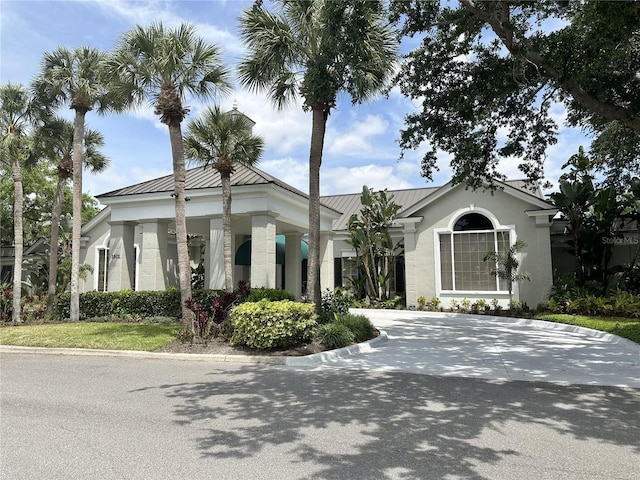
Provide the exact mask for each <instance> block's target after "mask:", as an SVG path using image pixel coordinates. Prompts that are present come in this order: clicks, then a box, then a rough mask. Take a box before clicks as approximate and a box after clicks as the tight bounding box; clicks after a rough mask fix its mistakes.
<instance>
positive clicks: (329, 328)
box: [318, 322, 355, 350]
mask: <svg viewBox="0 0 640 480" xmlns="http://www.w3.org/2000/svg"><path fill="white" fill-rule="evenodd" d="M318 339H319V340H320V342H321V343H322V344H323V345H324V346H325V347H327V348H328V349H330V350H333V349H335V348H342V347H346V346H348V345H351V344H352V343H353V342H354V341H355V337H354V335H353V332H352V331H351V330H350V329H349V327H347V326H346V325H345V324H343V323H339V322H332V323H327V324H326V325H322V326H320V328H319V329H318Z"/></svg>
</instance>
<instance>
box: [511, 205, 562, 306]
mask: <svg viewBox="0 0 640 480" xmlns="http://www.w3.org/2000/svg"><path fill="white" fill-rule="evenodd" d="M550 230H551V221H549V217H548V216H547V217H546V218H545V217H543V216H537V217H536V243H535V247H536V248H537V250H538V251H537V253H536V257H535V262H527V264H528V266H527V268H530V267H529V266H531V267H534V268H535V270H534V271H531V283H532V284H533V285H535V289H534V291H535V292H536V296H535V298H529V299H525V300H527V301H528V303H529V304H530V306H532V307H535V306H536V305H538V303H541V302H545V301H546V300H547V299H548V295H549V291H550V290H551V287H552V286H553V265H552V262H551V231H550ZM529 248H531V245H529V247H528V248H525V249H524V253H525V254H527V250H529ZM527 255H530V253H529V254H527ZM527 268H522V266H521V269H522V270H523V271H524V270H527ZM527 283H528V282H527ZM516 298H517V297H516Z"/></svg>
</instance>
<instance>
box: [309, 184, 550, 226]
mask: <svg viewBox="0 0 640 480" xmlns="http://www.w3.org/2000/svg"><path fill="white" fill-rule="evenodd" d="M503 183H504V184H505V185H508V186H511V187H513V188H515V189H517V190H520V191H522V192H524V193H526V194H528V195H531V196H533V197H535V198H538V199H542V193H541V192H540V189H539V188H538V189H537V190H535V191H532V190H531V188H530V187H529V186H528V185H527V183H526V181H525V180H507V181H505V182H503ZM440 188H442V187H424V188H412V189H408V190H387V196H389V197H391V196H393V201H394V202H395V203H396V204H398V205H400V211H399V214H398V217H400V218H401V217H403V211H405V210H407V209H408V208H409V207H411V206H413V205H415V204H416V203H418V202H420V201H421V200H423V199H425V198H427V197H428V196H429V195H431V194H432V193H434V192H436V191H438V190H440ZM360 196H361V193H350V194H346V195H329V196H325V197H321V198H320V201H321V202H322V203H323V205H327V206H328V207H331V208H333V209H334V210H337V211H339V212H342V216H341V217H340V218H339V219H338V220H336V221H334V222H333V230H334V231H339V230H346V229H347V223H348V222H349V219H350V218H351V215H353V214H356V213H358V212H360V209H361V207H362V204H361V203H360Z"/></svg>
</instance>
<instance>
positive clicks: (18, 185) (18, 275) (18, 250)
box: [11, 156, 24, 325]
mask: <svg viewBox="0 0 640 480" xmlns="http://www.w3.org/2000/svg"><path fill="white" fill-rule="evenodd" d="M11 174H12V176H13V192H14V200H13V234H14V264H13V314H12V319H11V320H12V323H13V324H14V325H17V324H18V323H20V321H21V317H22V315H21V313H22V312H21V300H22V252H23V249H24V245H23V244H24V236H23V232H22V209H23V204H24V197H23V191H22V169H21V166H20V158H19V157H18V156H16V157H15V158H13V159H12V161H11Z"/></svg>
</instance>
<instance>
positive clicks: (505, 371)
mask: <svg viewBox="0 0 640 480" xmlns="http://www.w3.org/2000/svg"><path fill="white" fill-rule="evenodd" d="M358 312H361V313H363V314H365V315H367V316H368V317H369V318H370V319H371V321H372V322H373V323H374V325H376V326H377V327H378V328H380V329H381V330H383V331H385V333H386V334H387V336H388V341H387V342H385V343H381V344H379V345H378V346H374V347H373V348H372V349H371V351H370V352H363V353H359V354H357V355H349V356H346V357H342V358H335V359H327V360H325V361H324V362H323V363H322V366H319V368H332V367H341V368H344V367H351V368H375V369H383V370H386V371H399V372H411V373H422V374H429V375H443V376H458V377H477V378H485V379H497V380H524V381H541V382H558V383H568V384H585V385H608V386H624V387H633V388H640V345H638V344H636V343H634V342H631V341H630V340H627V339H624V338H620V337H618V336H615V335H610V334H607V333H604V332H599V331H595V330H591V329H586V328H581V327H575V326H572V325H564V324H558V323H551V322H543V321H539V320H524V319H512V318H506V317H493V316H484V315H459V314H450V313H429V312H413V311H397V310H358Z"/></svg>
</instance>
